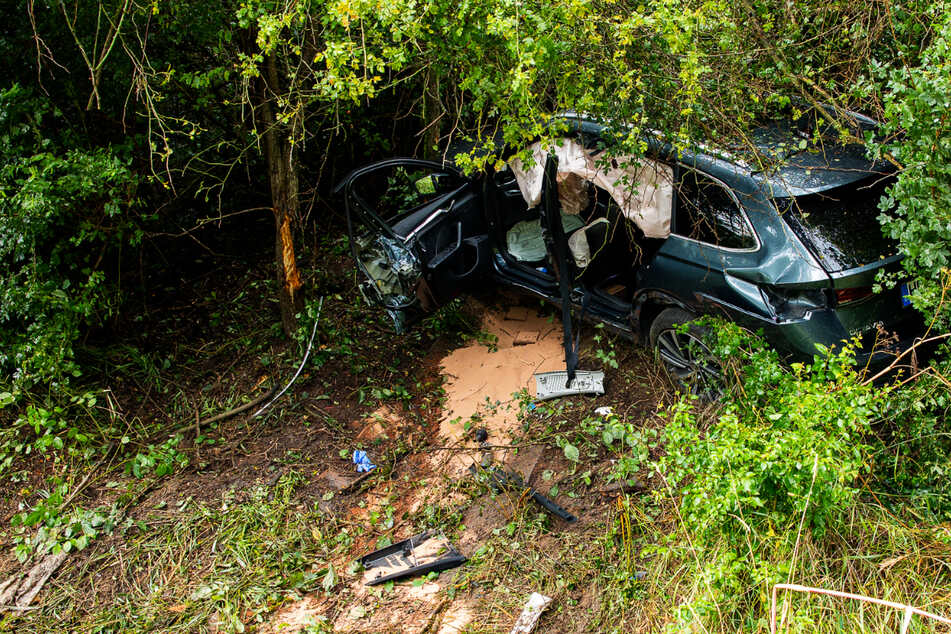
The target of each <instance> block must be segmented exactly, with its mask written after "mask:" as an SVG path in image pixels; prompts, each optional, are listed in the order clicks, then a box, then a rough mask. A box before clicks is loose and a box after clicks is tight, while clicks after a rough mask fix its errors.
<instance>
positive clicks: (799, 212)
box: [777, 175, 898, 273]
mask: <svg viewBox="0 0 951 634" xmlns="http://www.w3.org/2000/svg"><path fill="white" fill-rule="evenodd" d="M893 182H894V179H891V178H882V177H881V176H878V175H875V176H873V177H872V178H870V179H867V180H863V181H859V182H858V183H852V184H849V185H844V186H842V187H836V188H835V189H830V190H828V191H824V192H820V193H818V194H809V195H807V196H798V197H796V198H783V199H780V200H779V201H777V202H778V203H779V209H780V212H781V214H782V216H783V218H784V219H785V220H786V223H787V224H788V225H789V226H790V227H791V228H792V230H793V231H794V232H795V233H796V235H797V236H799V239H800V240H802V241H803V243H804V244H805V245H806V247H808V248H809V250H810V251H812V253H813V254H814V255H815V256H816V257H817V258H818V259H819V262H820V263H821V264H822V267H823V268H824V269H825V270H826V271H829V272H830V273H837V272H839V271H844V270H846V269H852V268H856V267H860V266H863V265H865V264H871V263H872V262H875V261H876V260H878V259H879V258H880V257H883V256H885V257H887V256H890V255H894V254H896V253H898V245H897V244H896V243H895V241H894V240H892V239H890V238H887V237H886V236H885V235H884V234H883V233H882V226H881V224H879V222H878V216H879V214H881V213H882V212H881V210H880V209H879V207H878V205H879V201H881V199H882V196H883V195H884V194H885V189H886V188H887V187H888V186H889V185H891V184H892V183H893Z"/></svg>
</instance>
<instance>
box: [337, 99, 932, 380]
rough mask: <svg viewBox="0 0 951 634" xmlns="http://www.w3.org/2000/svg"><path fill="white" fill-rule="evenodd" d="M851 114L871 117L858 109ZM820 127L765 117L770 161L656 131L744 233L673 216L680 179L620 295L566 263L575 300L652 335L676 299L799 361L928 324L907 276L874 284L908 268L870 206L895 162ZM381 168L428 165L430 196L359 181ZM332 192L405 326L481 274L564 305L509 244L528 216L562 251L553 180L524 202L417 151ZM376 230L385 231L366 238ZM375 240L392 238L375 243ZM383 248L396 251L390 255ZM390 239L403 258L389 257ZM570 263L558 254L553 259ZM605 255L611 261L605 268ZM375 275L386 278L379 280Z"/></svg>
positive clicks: (498, 183)
mask: <svg viewBox="0 0 951 634" xmlns="http://www.w3.org/2000/svg"><path fill="white" fill-rule="evenodd" d="M561 121H562V123H563V124H566V126H565V127H567V128H568V132H567V133H566V134H568V135H573V136H574V137H575V138H578V139H579V140H581V141H582V142H583V143H584V145H585V146H586V147H592V148H593V147H603V146H604V145H605V144H610V133H609V131H608V129H607V128H606V127H605V126H603V125H601V124H599V123H597V122H594V121H590V120H587V119H585V118H583V117H579V116H573V115H566V116H564V117H563V118H562V119H561ZM856 121H857V124H858V125H862V126H866V125H869V126H870V125H872V122H869V121H868V120H865V119H862V118H860V117H857V118H856ZM813 133H814V129H810V130H809V131H808V133H806V132H804V131H803V130H800V129H797V128H796V126H795V125H793V124H788V125H787V124H781V125H780V124H776V125H769V126H764V127H763V128H761V129H759V130H757V131H756V134H758V137H756V138H757V139H758V140H759V141H760V142H761V144H760V146H761V149H762V150H763V151H764V154H766V155H767V156H774V157H777V156H778V155H779V154H781V155H782V156H778V158H777V160H776V161H775V164H774V165H771V166H769V167H768V168H764V167H763V165H762V161H761V162H760V163H759V164H758V167H752V166H751V163H750V162H749V161H746V160H744V159H742V158H738V157H737V156H731V155H729V154H727V153H723V152H713V151H709V152H708V151H706V150H697V151H692V152H686V151H680V152H677V151H675V150H673V149H672V148H671V147H670V146H669V145H666V144H664V143H663V142H661V141H658V140H656V139H648V152H647V154H648V155H649V156H653V157H655V159H656V160H658V161H661V162H664V163H666V164H668V165H670V166H672V168H673V170H674V173H675V174H677V176H676V178H677V179H678V180H677V183H678V185H677V186H678V187H680V184H681V183H683V182H686V181H685V180H684V179H685V178H688V177H685V176H684V174H687V175H689V178H694V179H696V180H697V182H700V181H702V184H703V187H706V188H707V189H705V190H703V191H708V190H711V191H712V189H716V196H718V197H719V198H718V200H723V201H726V200H727V197H728V198H729V199H730V200H732V202H733V205H732V206H730V205H727V206H729V207H730V209H729V210H728V211H727V212H726V213H727V215H728V217H725V218H726V219H725V220H724V219H723V218H721V217H720V213H721V207H723V205H722V204H721V205H720V207H717V208H716V210H715V211H716V213H715V214H714V215H716V216H717V217H716V218H714V219H712V220H711V219H710V218H706V219H704V220H703V222H704V223H706V224H707V225H708V226H716V227H720V226H721V225H723V223H726V225H729V226H728V229H727V230H725V231H724V232H723V233H729V232H733V233H735V234H736V235H734V236H732V237H731V239H729V240H727V239H724V240H721V241H720V243H714V242H715V240H710V239H703V238H702V236H701V237H700V238H698V237H697V236H696V235H693V237H692V235H691V232H690V231H688V230H687V229H686V228H685V227H679V226H678V221H681V222H684V224H686V221H684V220H683V219H682V218H681V216H682V215H683V214H681V213H680V211H676V209H678V208H677V207H676V206H677V205H683V203H681V202H678V201H679V200H680V198H681V193H680V192H681V191H682V190H681V189H677V190H676V191H677V192H678V193H677V194H676V195H675V202H674V205H675V212H674V213H673V214H672V226H671V234H670V236H669V237H667V238H665V239H663V240H643V241H642V242H643V243H644V244H643V245H639V246H638V253H639V254H641V255H640V256H639V259H638V260H637V263H636V265H634V264H631V262H630V261H629V259H628V258H626V257H625V255H624V253H623V251H619V250H617V249H615V255H613V256H612V257H613V258H614V259H613V260H612V262H611V263H610V266H615V267H616V269H617V271H618V275H617V276H614V277H617V278H618V280H619V281H620V282H621V283H620V284H617V285H615V286H623V287H624V291H623V292H622V293H621V296H620V297H618V296H612V295H611V294H609V293H607V292H602V291H601V290H600V289H599V288H596V285H595V284H593V283H592V284H589V283H588V282H586V281H585V279H584V276H583V275H581V274H580V273H579V271H577V270H574V271H571V272H572V274H573V275H572V280H573V283H572V285H571V291H570V298H569V301H570V302H571V303H572V304H573V305H574V307H575V309H576V310H575V313H576V314H583V315H584V316H585V318H587V319H589V320H594V321H599V322H603V323H604V324H605V325H607V326H609V327H611V328H612V329H614V330H616V331H618V332H620V333H623V334H625V335H629V336H631V337H634V338H639V339H641V340H647V339H648V333H650V331H651V326H652V325H653V324H654V322H655V319H657V317H658V316H659V315H661V313H663V311H665V310H667V309H670V308H678V309H681V310H683V311H684V312H686V313H689V314H690V315H698V316H699V315H704V314H712V315H718V316H721V317H725V318H727V319H730V320H733V321H735V322H737V323H739V324H740V325H742V326H744V327H746V328H748V329H750V330H753V331H762V332H763V334H764V335H765V336H766V338H767V339H768V341H770V343H771V344H772V345H773V346H774V347H776V348H777V349H778V350H779V351H781V352H782V353H784V354H785V355H787V356H788V357H790V358H792V359H797V360H805V359H810V358H811V357H812V356H813V355H814V354H815V353H816V352H817V347H816V344H821V345H823V346H826V347H834V346H836V345H840V344H841V343H842V342H843V341H844V340H851V339H853V338H856V337H857V338H858V339H859V341H860V352H859V359H858V360H859V363H861V364H863V365H864V364H868V365H870V366H878V365H881V364H883V363H884V362H885V361H887V360H888V359H890V358H893V356H894V354H895V353H896V352H897V351H898V350H901V349H904V348H906V347H907V346H908V345H910V343H911V342H912V341H913V340H914V338H915V337H917V336H918V335H919V334H920V333H921V331H922V322H921V320H920V318H919V317H918V315H917V314H916V313H915V312H914V311H913V309H912V308H911V307H910V306H909V305H908V302H907V300H906V299H905V295H906V294H907V292H908V289H907V287H906V285H905V284H897V285H895V286H894V287H892V288H891V289H886V290H884V291H882V292H877V293H875V292H872V287H873V286H874V285H875V283H876V276H877V275H878V274H879V273H880V272H881V271H886V272H896V273H897V272H899V271H900V270H901V265H900V259H901V256H900V255H899V254H897V252H896V251H895V249H894V246H893V245H891V244H889V242H888V241H887V240H886V239H885V238H884V237H883V236H882V234H881V230H880V228H879V225H878V223H877V220H876V216H877V214H878V213H879V212H878V209H877V205H878V199H879V197H880V196H881V194H882V192H883V190H884V187H885V186H886V185H887V183H888V179H889V177H890V169H889V168H888V167H887V166H884V165H881V164H876V163H873V162H870V161H869V160H867V159H866V158H865V156H864V153H863V151H862V148H861V147H854V146H841V145H839V146H835V145H831V144H830V145H829V146H825V147H823V148H822V150H821V151H820V152H817V151H816V150H815V149H814V148H811V147H810V148H806V149H802V148H803V146H806V145H808V144H806V143H803V142H802V139H803V138H806V137H807V136H808V135H813V136H815V135H814V134H813ZM788 148H792V150H789V149H788ZM387 170H390V171H392V170H403V171H404V172H406V171H407V170H423V171H425V170H430V171H431V172H432V182H433V183H434V185H433V187H432V188H433V192H432V196H431V197H430V198H429V199H427V200H426V201H424V202H423V203H422V204H420V205H417V206H415V207H411V208H407V209H396V210H395V211H393V212H392V213H390V212H387V213H384V212H383V211H381V205H382V203H376V202H375V199H374V198H373V197H374V195H375V194H374V193H371V194H366V193H361V190H363V191H364V192H367V191H369V192H374V191H375V190H378V189H380V187H382V185H381V183H383V182H384V179H382V178H381V177H380V174H381V173H384V172H386V171H387ZM387 173H389V172H387ZM416 173H417V174H418V173H420V172H416ZM386 182H389V181H386ZM361 184H362V186H361ZM711 188H712V189H711ZM338 190H339V191H340V192H341V193H342V194H343V195H344V199H345V201H346V206H347V215H348V222H349V223H350V233H351V244H352V245H353V248H354V256H355V259H356V262H357V265H358V267H359V268H360V269H361V270H362V272H363V273H364V274H366V276H367V277H368V279H369V286H366V287H365V289H366V290H367V292H366V293H365V295H367V297H368V299H370V300H371V301H375V302H377V303H379V304H380V305H382V306H383V307H384V308H386V309H387V310H388V311H390V313H391V315H393V316H394V319H395V321H396V323H397V325H398V326H400V325H403V324H405V323H407V322H408V321H410V320H411V319H412V318H413V317H414V316H416V315H418V314H421V313H422V312H424V311H425V310H428V309H430V308H432V307H434V306H437V305H439V304H441V303H442V302H444V301H446V300H447V299H449V298H450V297H452V296H454V295H456V294H458V293H460V292H463V291H465V290H466V289H468V288H472V287H473V286H480V287H484V286H486V285H491V284H499V285H505V286H511V287H516V288H519V289H522V290H523V291H525V292H528V293H531V294H533V295H536V296H538V297H541V298H543V299H546V300H549V301H552V302H554V303H557V304H561V303H562V294H563V292H562V290H561V289H562V288H564V287H563V286H560V285H559V279H558V276H557V275H555V274H553V273H551V272H550V270H549V269H550V268H551V267H549V266H548V265H547V264H545V263H544V262H543V263H541V265H538V264H539V263H537V262H536V263H534V264H532V265H527V264H526V263H525V262H520V261H518V260H517V259H516V258H514V257H512V255H511V254H510V253H509V252H508V249H507V247H506V232H507V231H510V230H511V228H512V226H513V224H514V219H525V218H528V219H531V218H532V215H533V214H534V215H535V216H540V217H541V221H542V222H541V224H542V226H543V227H545V228H546V230H545V237H546V241H547V245H548V250H549V256H550V257H549V258H548V262H553V261H554V260H555V253H554V251H557V249H556V248H555V245H553V244H552V234H553V233H555V234H561V232H560V231H557V232H552V231H550V230H548V229H547V228H550V227H551V226H552V225H553V223H555V222H557V217H558V209H559V206H558V204H557V202H556V201H557V192H556V191H555V192H553V191H546V192H545V193H544V195H543V203H542V204H541V205H539V207H537V208H532V209H527V208H525V207H526V206H525V204H524V201H523V200H522V198H521V195H520V194H519V190H518V184H517V183H516V182H515V179H514V177H513V176H512V174H511V172H509V171H508V170H503V171H502V172H498V173H490V174H481V175H478V176H476V177H472V178H469V177H465V176H463V175H462V174H461V172H459V171H458V170H456V169H455V168H453V167H452V166H451V165H444V164H438V163H430V162H426V161H420V160H417V159H391V160H389V161H383V162H381V163H376V164H373V165H370V166H367V167H364V168H361V169H358V170H355V171H354V172H352V173H351V174H350V175H348V176H347V177H346V178H345V179H344V180H343V182H342V183H341V184H340V186H339V188H338ZM684 196H686V194H684ZM705 200H706V199H705ZM853 203H854V204H853ZM704 204H706V203H704ZM698 209H699V207H698ZM711 209H712V207H711ZM696 213H698V214H701V213H702V211H698V212H696ZM506 219H509V220H506ZM726 225H724V226H726ZM741 225H742V226H741ZM714 233H715V234H716V231H714ZM716 235H721V234H716ZM368 236H371V237H368ZM372 236H379V237H378V238H374V237H372ZM737 236H738V237H737ZM562 239H564V238H562ZM368 240H370V241H372V240H377V242H376V243H374V245H375V246H372V247H371V248H370V251H365V250H364V251H362V250H361V249H365V248H366V245H367V244H370V242H368ZM717 240H719V238H717ZM381 241H382V242H381ZM382 243H385V244H386V248H385V249H381V248H380V247H379V244H382ZM360 245H364V246H360ZM562 246H564V245H562ZM641 246H643V247H644V248H641ZM383 251H387V252H388V255H381V254H382V253H383ZM370 252H372V254H373V255H372V258H371V257H370V256H368V255H367V253H370ZM394 252H395V253H396V254H397V255H396V258H395V259H396V260H397V261H398V262H393V261H392V260H393V253H394ZM644 254H648V255H644ZM371 260H372V262H373V264H372V266H371V265H370V262H371ZM410 261H413V262H414V265H413V266H409V264H408V263H409V262H410ZM536 265H537V266H536ZM391 266H394V267H395V268H393V270H396V268H399V267H402V268H400V270H401V271H402V273H401V275H400V276H390V277H391V278H392V279H393V280H395V279H397V277H398V278H399V284H398V285H396V286H394V284H396V282H392V283H390V282H387V283H386V284H384V285H381V283H380V280H379V277H380V271H381V270H382V269H387V268H388V267H391ZM565 266H566V265H564V264H563V265H562V266H558V265H557V263H555V266H554V267H553V268H554V269H561V268H565ZM610 266H609V267H608V268H607V269H605V268H604V267H603V266H602V269H604V270H605V271H607V273H610V272H611V271H610ZM368 267H369V268H372V269H373V271H370V270H368ZM567 267H568V268H569V269H571V268H573V267H572V266H571V265H570V264H568V265H567ZM382 286H386V289H388V290H386V291H385V292H381V291H380V288H381V287H382ZM371 287H372V288H371Z"/></svg>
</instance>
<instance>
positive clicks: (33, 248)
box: [0, 85, 138, 390]
mask: <svg viewBox="0 0 951 634" xmlns="http://www.w3.org/2000/svg"><path fill="white" fill-rule="evenodd" d="M66 124H67V122H65V121H64V120H63V117H62V115H61V114H60V113H58V112H57V111H56V110H54V109H52V107H51V106H50V105H49V100H46V99H41V98H36V97H34V96H33V95H32V94H31V93H29V92H28V91H26V90H24V89H22V88H20V87H18V86H16V85H14V86H12V87H9V88H7V89H5V90H0V372H2V374H0V385H5V386H6V387H7V389H11V388H12V389H14V390H16V389H20V388H25V387H29V386H31V385H33V384H35V383H36V382H38V381H54V382H61V381H63V379H64V378H67V377H68V376H70V375H74V374H78V373H79V371H80V370H79V366H78V365H77V364H76V362H75V361H74V354H73V350H74V344H75V343H76V341H77V340H78V339H79V338H80V337H81V335H82V333H83V331H84V328H86V327H88V326H90V325H93V324H98V323H100V322H102V320H103V319H104V318H106V317H107V316H109V315H110V314H112V312H113V311H114V310H115V307H116V291H115V288H116V287H115V285H114V284H112V283H110V280H109V279H108V278H107V265H108V264H109V263H110V256H112V255H113V253H114V252H115V250H116V249H118V248H119V247H120V246H121V245H122V244H124V243H129V242H135V241H137V240H138V234H137V233H135V232H134V231H133V224H132V219H131V217H130V215H129V210H130V208H131V207H132V206H133V205H134V203H135V198H134V196H135V190H136V184H137V178H136V176H134V174H133V173H132V171H131V170H130V167H129V161H128V160H127V159H123V158H121V157H120V152H119V151H118V150H116V149H114V148H111V147H103V148H96V147H81V146H79V145H78V144H77V143H76V141H75V139H74V137H73V135H71V134H70V133H69V131H68V126H67V125H66ZM64 130H65V131H64Z"/></svg>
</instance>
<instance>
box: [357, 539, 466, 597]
mask: <svg viewBox="0 0 951 634" xmlns="http://www.w3.org/2000/svg"><path fill="white" fill-rule="evenodd" d="M359 562H360V564H361V565H362V566H363V568H364V569H365V571H366V572H364V575H363V582H364V583H365V584H366V585H368V586H375V585H377V584H379V583H386V582H387V581H391V580H396V579H403V578H405V577H415V576H418V575H424V574H427V573H430V572H441V571H443V570H449V569H450V568H455V567H456V566H460V565H462V564H464V563H465V562H466V558H465V557H464V556H463V555H462V554H460V553H459V551H458V550H456V549H455V547H454V546H453V545H452V544H451V543H449V540H448V539H447V538H446V536H445V535H443V534H442V533H440V534H438V535H436V534H434V533H433V532H432V531H426V532H425V533H420V534H419V535H414V536H413V537H410V538H409V539H404V540H403V541H401V542H396V543H395V544H392V545H390V546H387V547H386V548H381V549H380V550H377V551H374V552H372V553H370V554H369V555H365V556H364V557H361V558H360V559H359Z"/></svg>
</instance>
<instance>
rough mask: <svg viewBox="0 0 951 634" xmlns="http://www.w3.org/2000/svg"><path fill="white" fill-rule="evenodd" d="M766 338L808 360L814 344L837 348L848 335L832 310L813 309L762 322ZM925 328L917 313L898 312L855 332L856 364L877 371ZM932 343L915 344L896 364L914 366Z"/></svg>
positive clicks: (793, 358) (789, 354)
mask: <svg viewBox="0 0 951 634" xmlns="http://www.w3.org/2000/svg"><path fill="white" fill-rule="evenodd" d="M761 327H762V328H763V332H764V334H765V335H766V338H767V340H768V341H769V342H770V343H771V344H772V345H773V346H774V347H775V348H776V349H777V350H779V351H780V352H781V353H783V354H784V355H786V356H787V357H788V358H789V360H790V361H805V362H808V361H812V358H813V357H814V356H815V355H816V354H818V352H819V351H818V349H817V348H816V344H822V345H823V346H825V347H827V348H838V347H839V346H841V345H842V342H843V341H848V340H850V339H852V338H853V337H851V336H850V335H849V333H848V332H847V331H846V329H845V328H844V327H843V325H842V322H841V321H839V319H838V317H837V316H836V314H835V311H832V310H823V311H815V312H813V313H811V314H810V315H809V316H808V318H806V319H802V320H795V321H789V322H782V323H771V322H765V321H764V322H763V324H762V325H761ZM924 331H925V324H924V321H923V320H922V318H921V317H920V316H919V315H917V313H912V312H910V311H909V312H908V313H906V314H905V315H901V316H900V319H899V320H897V321H896V323H892V324H889V325H887V326H882V327H881V328H880V329H879V328H875V327H870V328H869V329H868V330H866V331H865V332H864V333H863V334H862V335H860V336H859V347H858V350H857V351H856V354H855V362H856V368H858V369H861V368H867V369H868V370H870V371H872V372H878V371H879V370H881V369H883V368H885V367H886V366H888V365H889V364H890V363H892V362H893V361H894V360H895V358H896V357H898V356H900V355H902V353H904V352H905V351H907V350H908V349H910V348H912V347H913V346H914V345H915V344H916V343H917V342H918V341H919V340H920V338H921V336H922V334H923V333H924ZM934 348H935V346H928V345H926V346H919V347H918V348H916V349H915V350H914V351H913V352H912V353H910V354H908V355H906V356H904V357H902V359H901V361H900V362H899V363H898V364H896V369H897V366H909V367H912V366H915V365H916V364H919V363H921V362H923V361H926V360H927V359H928V358H930V355H932V354H933V353H934Z"/></svg>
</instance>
